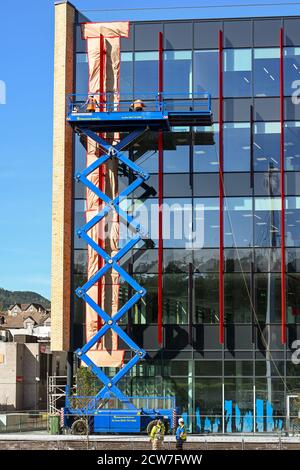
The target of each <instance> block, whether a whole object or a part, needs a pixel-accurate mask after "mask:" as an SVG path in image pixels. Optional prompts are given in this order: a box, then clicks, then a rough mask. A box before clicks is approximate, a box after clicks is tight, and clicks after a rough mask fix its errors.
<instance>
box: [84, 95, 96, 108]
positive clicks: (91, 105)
mask: <svg viewBox="0 0 300 470" xmlns="http://www.w3.org/2000/svg"><path fill="white" fill-rule="evenodd" d="M96 103H97V101H96V100H95V98H90V99H89V101H88V104H87V107H86V110H87V111H96Z"/></svg>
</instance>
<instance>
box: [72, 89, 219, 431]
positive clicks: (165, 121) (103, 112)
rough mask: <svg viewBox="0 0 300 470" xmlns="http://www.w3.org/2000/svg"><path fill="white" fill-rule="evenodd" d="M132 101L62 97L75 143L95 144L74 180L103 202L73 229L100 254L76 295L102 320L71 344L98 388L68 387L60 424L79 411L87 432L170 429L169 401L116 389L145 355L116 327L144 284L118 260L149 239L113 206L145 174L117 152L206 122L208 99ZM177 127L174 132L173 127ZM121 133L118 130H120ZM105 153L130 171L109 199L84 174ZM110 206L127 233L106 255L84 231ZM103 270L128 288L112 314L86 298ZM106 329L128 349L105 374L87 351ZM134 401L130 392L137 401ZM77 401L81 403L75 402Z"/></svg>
mask: <svg viewBox="0 0 300 470" xmlns="http://www.w3.org/2000/svg"><path fill="white" fill-rule="evenodd" d="M91 103H92V107H91ZM132 104H133V103H132V101H128V100H127V101H126V100H125V101H124V100H120V96H119V95H118V94H116V93H104V94H100V95H93V96H91V95H90V96H89V97H87V96H86V95H85V96H84V97H83V95H69V96H68V114H67V121H68V122H69V123H70V125H71V126H72V127H73V129H74V130H75V131H76V132H77V133H79V134H80V135H81V137H82V141H83V140H84V139H90V141H91V142H93V145H96V146H97V147H98V149H100V157H99V158H96V159H95V160H94V161H93V162H92V163H90V164H89V166H88V167H87V168H85V169H83V170H81V171H79V172H76V175H75V179H76V181H78V182H81V183H83V184H84V185H85V186H86V188H88V189H89V190H90V191H92V192H93V193H94V194H95V196H96V197H98V198H99V199H100V200H102V201H103V202H104V206H103V207H102V208H101V210H100V212H98V213H97V214H96V215H94V217H93V218H92V219H91V220H89V221H88V222H86V223H85V224H84V225H82V226H81V227H79V228H78V229H77V235H78V237H79V238H81V239H82V240H84V241H86V243H87V244H88V245H89V246H90V247H91V248H92V249H93V250H94V251H95V252H96V253H97V255H98V256H99V257H101V258H102V260H103V266H102V267H101V268H100V269H99V270H98V271H97V273H95V274H94V275H93V276H92V277H90V279H88V280H87V282H85V283H84V285H83V286H81V287H78V288H77V289H76V295H77V296H78V297H79V298H81V299H82V300H83V301H84V302H86V303H87V304H88V305H89V306H90V307H91V308H92V309H93V310H94V311H95V313H97V315H98V316H99V318H100V319H101V322H102V326H101V328H100V329H99V330H98V331H97V332H96V334H95V335H94V336H93V337H92V338H91V339H89V341H88V342H87V343H86V344H85V345H83V346H82V347H81V348H79V349H77V351H76V354H77V357H78V358H79V359H80V360H81V361H82V362H83V363H85V365H86V366H87V367H89V368H90V370H91V371H92V372H93V374H94V375H95V376H96V377H97V378H98V379H99V380H100V382H102V384H103V386H102V388H101V389H100V390H99V391H98V393H97V394H96V395H95V396H93V397H74V396H73V397H71V396H70V392H68V393H67V392H66V406H65V408H64V423H65V425H66V426H67V427H72V429H74V426H75V427H76V426H77V425H78V426H79V428H80V427H82V426H83V421H82V419H81V417H82V416H83V417H86V418H88V419H89V423H88V426H89V427H90V428H91V430H92V431H93V432H120V433H122V432H126V433H127V432H143V431H145V430H146V429H147V430H149V426H150V425H152V424H153V422H154V420H156V419H157V418H159V419H163V420H164V421H165V423H166V424H167V425H168V427H170V428H174V426H175V424H176V414H177V409H176V404H175V398H174V399H172V397H165V398H162V399H161V398H160V397H152V399H153V400H154V402H155V403H158V402H159V401H161V400H163V403H161V404H160V406H154V407H152V406H150V404H149V403H148V402H147V403H146V406H141V404H140V402H136V400H135V397H128V396H126V395H125V394H124V393H123V391H122V390H121V389H120V388H119V387H118V384H119V382H120V380H121V379H122V378H124V377H125V376H126V374H128V373H129V372H130V371H131V369H132V368H133V367H134V366H135V365H136V364H137V363H138V362H139V361H140V360H142V359H144V358H145V356H146V351H145V350H144V349H142V348H141V347H139V346H138V345H137V344H136V343H135V342H134V341H133V340H132V338H130V337H129V335H128V334H127V333H126V332H125V331H124V330H123V329H122V328H121V327H120V326H119V320H120V319H121V318H122V317H123V316H124V315H125V314H126V312H127V311H128V310H130V309H131V308H132V307H133V306H134V305H135V304H137V303H138V302H139V301H140V300H141V299H142V298H143V297H144V296H145V295H146V289H145V288H143V287H142V286H141V285H139V284H138V282H137V281H136V280H135V279H134V278H133V277H132V276H131V275H130V274H129V273H128V272H127V271H126V270H125V269H124V267H122V265H121V264H120V260H121V259H122V258H123V257H125V256H126V255H127V254H128V253H129V252H130V250H132V248H134V247H135V246H136V245H137V244H138V243H140V242H142V243H144V245H145V246H146V247H148V246H149V241H150V240H149V235H148V234H147V233H146V232H145V230H144V228H143V227H141V225H140V224H139V223H138V221H136V220H135V219H134V218H133V216H132V215H131V214H130V213H128V212H127V211H125V210H124V209H123V208H122V207H121V206H120V203H121V202H122V201H123V200H124V199H126V198H127V197H128V196H130V195H131V194H132V193H133V191H135V190H136V189H137V188H139V187H143V185H145V182H146V181H147V180H148V179H149V178H150V174H149V173H148V172H147V171H145V170H143V168H141V167H140V166H139V165H138V164H137V163H135V162H134V161H133V159H131V158H128V157H127V156H126V155H125V154H124V153H123V152H124V151H125V150H127V149H128V148H129V147H133V146H134V145H135V144H137V143H138V142H139V141H140V139H141V138H142V137H144V135H145V134H148V130H149V129H150V130H155V131H170V130H171V131H172V130H173V127H177V128H178V127H183V128H184V127H198V126H199V127H208V126H211V125H212V113H211V99H210V95H209V94H208V93H201V94H199V95H198V96H197V97H195V96H194V97H193V98H192V99H190V98H189V97H188V98H186V97H184V98H178V95H176V96H175V97H174V99H170V95H168V97H166V96H165V95H163V94H161V93H157V94H155V95H154V94H153V95H152V97H150V99H149V100H147V101H146V100H145V102H144V103H143V107H142V110H140V111H137V110H133V108H134V106H133V105H132ZM91 108H93V109H91ZM91 110H92V111H93V112H91ZM177 130H179V132H180V129H177ZM113 132H118V133H119V135H118V138H116V140H117V141H118V142H117V143H116V142H113V143H111V141H112V140H114V139H112V138H111V137H112V136H111V133H113ZM122 133H124V134H123V135H122ZM125 133H126V135H125ZM211 133H212V131H211ZM112 158H116V159H117V160H118V164H119V165H123V166H125V167H126V168H128V169H129V170H130V171H131V172H132V173H133V174H134V175H135V178H134V179H133V181H131V182H129V186H127V187H126V188H124V189H123V190H122V191H120V192H119V194H118V195H117V196H116V197H114V198H111V197H110V196H109V195H107V194H106V193H104V192H102V188H100V187H98V185H96V184H95V183H94V181H93V180H92V179H90V178H89V176H90V175H91V174H92V173H93V172H94V171H96V170H98V169H99V168H100V167H101V166H102V165H103V164H105V163H106V162H107V161H108V160H110V159H112ZM111 211H115V212H116V213H117V214H118V216H119V217H120V218H121V219H123V220H124V221H125V222H126V224H127V226H128V227H129V228H130V230H131V231H132V234H133V235H132V238H130V240H129V241H128V242H127V243H126V244H125V245H124V246H123V247H121V248H120V249H119V251H118V252H116V253H115V254H114V256H112V257H111V256H110V254H109V253H107V252H106V251H105V250H104V248H102V246H100V245H99V244H98V243H97V242H96V241H95V240H94V239H93V238H91V236H90V234H89V231H90V230H91V229H92V228H93V227H94V226H96V224H98V223H99V222H101V221H102V220H104V219H105V217H106V216H107V215H108V214H109V213H110V212H111ZM111 269H114V270H115V271H116V272H117V273H118V275H119V276H120V278H122V280H123V281H125V282H126V283H127V284H128V285H129V286H130V287H131V292H132V295H131V297H130V298H129V299H128V300H127V301H126V302H125V304H124V305H123V306H122V307H121V308H120V309H119V310H118V311H117V312H116V313H115V314H114V315H113V316H110V315H109V313H107V312H106V311H105V310H103V309H102V307H101V305H98V304H97V303H96V302H95V301H94V300H93V298H92V297H91V296H90V295H89V289H91V287H93V286H94V285H95V284H96V283H97V282H99V280H101V279H102V277H103V276H105V275H106V273H107V272H108V271H109V270H111ZM108 331H111V332H114V333H115V334H116V335H117V336H118V337H120V338H121V339H122V341H123V342H124V343H126V344H127V345H128V347H129V348H130V349H131V351H132V356H131V359H130V360H129V361H128V362H126V364H124V365H123V366H122V367H120V368H119V370H118V371H117V372H116V374H115V375H114V376H113V377H109V376H107V375H106V373H105V371H104V370H103V369H102V368H100V367H98V366H97V365H96V364H95V363H94V362H93V360H92V359H91V358H90V356H89V351H90V350H91V348H92V347H93V346H94V345H95V344H96V343H97V342H99V341H101V340H102V338H103V337H104V335H105V334H106V333H107V332H108ZM112 397H115V398H116V399H117V400H118V401H119V403H120V405H121V406H119V405H118V406H116V405H114V406H113V407H111V406H109V408H107V406H108V405H110V404H111V403H110V402H111V399H112ZM140 398H141V397H138V400H139V399H140ZM74 399H75V402H74ZM78 399H79V402H78V403H77V400H78ZM82 399H83V401H80V400H82ZM168 400H169V401H168ZM76 416H77V417H78V416H79V419H77V420H75V421H74V418H75V417H76ZM72 423H73V424H72Z"/></svg>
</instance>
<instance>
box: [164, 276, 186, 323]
mask: <svg viewBox="0 0 300 470" xmlns="http://www.w3.org/2000/svg"><path fill="white" fill-rule="evenodd" d="M163 289H164V295H163V315H164V316H163V321H164V323H171V324H184V323H188V278H187V276H186V275H185V274H173V273H172V274H164V275H163Z"/></svg>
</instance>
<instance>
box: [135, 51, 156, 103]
mask: <svg viewBox="0 0 300 470" xmlns="http://www.w3.org/2000/svg"><path fill="white" fill-rule="evenodd" d="M157 64H158V52H136V53H135V60H134V96H135V98H139V99H143V100H147V99H154V98H155V95H156V94H157V91H158V65H157Z"/></svg>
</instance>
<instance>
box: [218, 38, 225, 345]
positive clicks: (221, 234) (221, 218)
mask: <svg viewBox="0 0 300 470" xmlns="http://www.w3.org/2000/svg"><path fill="white" fill-rule="evenodd" d="M223 172H224V157H223V32H222V31H219V203H220V214H219V225H220V228H219V237H220V240H219V258H220V260H219V312H220V318H219V322H220V323H219V325H220V326H219V341H220V344H223V343H224V188H223Z"/></svg>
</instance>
